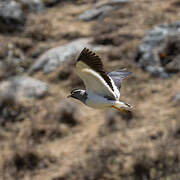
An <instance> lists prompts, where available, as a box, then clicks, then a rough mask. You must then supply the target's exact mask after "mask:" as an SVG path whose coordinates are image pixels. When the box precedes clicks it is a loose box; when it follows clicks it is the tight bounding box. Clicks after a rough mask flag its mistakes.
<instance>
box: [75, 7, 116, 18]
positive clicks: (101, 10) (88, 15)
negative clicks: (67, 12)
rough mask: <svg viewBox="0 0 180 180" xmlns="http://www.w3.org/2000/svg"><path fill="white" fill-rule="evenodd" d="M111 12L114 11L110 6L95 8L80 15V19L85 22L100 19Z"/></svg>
mask: <svg viewBox="0 0 180 180" xmlns="http://www.w3.org/2000/svg"><path fill="white" fill-rule="evenodd" d="M111 10H112V7H111V6H108V5H106V6H103V7H100V8H96V7H95V8H92V9H89V10H87V11H85V12H83V13H82V14H80V15H79V16H78V19H79V20H83V21H90V20H93V19H96V18H98V17H99V16H100V15H103V14H105V13H107V12H109V11H111Z"/></svg>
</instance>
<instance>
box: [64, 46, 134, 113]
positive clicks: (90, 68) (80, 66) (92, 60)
mask: <svg viewBox="0 0 180 180" xmlns="http://www.w3.org/2000/svg"><path fill="white" fill-rule="evenodd" d="M75 70H76V73H77V74H78V76H79V77H80V78H81V79H82V80H83V82H84V85H85V90H82V89H73V90H72V91H71V94H70V95H69V96H67V97H68V98H69V97H72V98H75V99H78V100H80V101H81V102H82V103H84V104H85V105H87V106H89V107H92V108H96V109H105V108H115V109H117V110H119V111H122V112H124V111H130V110H131V109H132V106H131V105H129V104H127V103H125V102H123V101H120V88H121V84H122V80H123V79H125V78H126V77H128V76H129V75H130V74H131V72H128V71H126V70H125V69H121V70H118V71H113V72H109V73H106V72H105V70H104V68H103V64H102V61H101V59H100V57H99V56H97V55H96V54H95V53H94V52H92V51H90V50H89V49H87V48H84V49H83V50H82V52H81V53H80V55H79V57H78V58H77V61H76V65H75Z"/></svg>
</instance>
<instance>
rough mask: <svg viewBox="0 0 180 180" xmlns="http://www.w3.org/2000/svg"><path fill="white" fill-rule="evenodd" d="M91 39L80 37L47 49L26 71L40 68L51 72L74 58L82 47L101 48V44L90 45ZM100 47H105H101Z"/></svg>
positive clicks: (31, 71)
mask: <svg viewBox="0 0 180 180" xmlns="http://www.w3.org/2000/svg"><path fill="white" fill-rule="evenodd" d="M91 41H92V39H91V38H81V39H78V40H74V41H72V42H70V43H68V44H65V45H62V46H58V47H55V48H52V49H50V50H48V51H47V52H45V53H44V54H42V55H41V56H40V57H39V58H38V59H37V60H36V61H35V63H34V64H33V65H32V66H31V67H30V69H29V71H28V73H29V74H32V73H33V72H36V71H39V70H42V71H43V72H44V73H49V72H53V71H54V70H56V68H57V67H59V66H60V65H61V64H63V63H64V62H65V61H70V60H73V59H74V60H75V57H76V56H77V54H78V53H79V52H80V51H81V50H82V49H83V48H84V47H87V48H91V49H92V50H98V49H101V46H92V45H91ZM102 49H105V48H104V47H103V48H102ZM106 49H108V48H106Z"/></svg>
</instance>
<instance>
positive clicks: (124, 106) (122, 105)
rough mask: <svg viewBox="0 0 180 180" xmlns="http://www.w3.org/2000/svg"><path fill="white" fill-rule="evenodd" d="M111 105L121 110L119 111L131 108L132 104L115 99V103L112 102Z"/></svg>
mask: <svg viewBox="0 0 180 180" xmlns="http://www.w3.org/2000/svg"><path fill="white" fill-rule="evenodd" d="M112 107H113V108H115V109H117V110H119V111H121V112H128V111H131V110H132V106H131V105H130V104H127V103H125V102H122V101H116V103H115V104H113V106H112Z"/></svg>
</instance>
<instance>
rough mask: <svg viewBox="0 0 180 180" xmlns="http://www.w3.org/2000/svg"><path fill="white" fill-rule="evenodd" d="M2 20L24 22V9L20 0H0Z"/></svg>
mask: <svg viewBox="0 0 180 180" xmlns="http://www.w3.org/2000/svg"><path fill="white" fill-rule="evenodd" d="M0 21H3V22H5V23H7V24H8V23H12V22H16V23H23V22H24V18H23V11H22V8H21V4H20V3H19V2H18V1H14V0H7V1H0Z"/></svg>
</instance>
